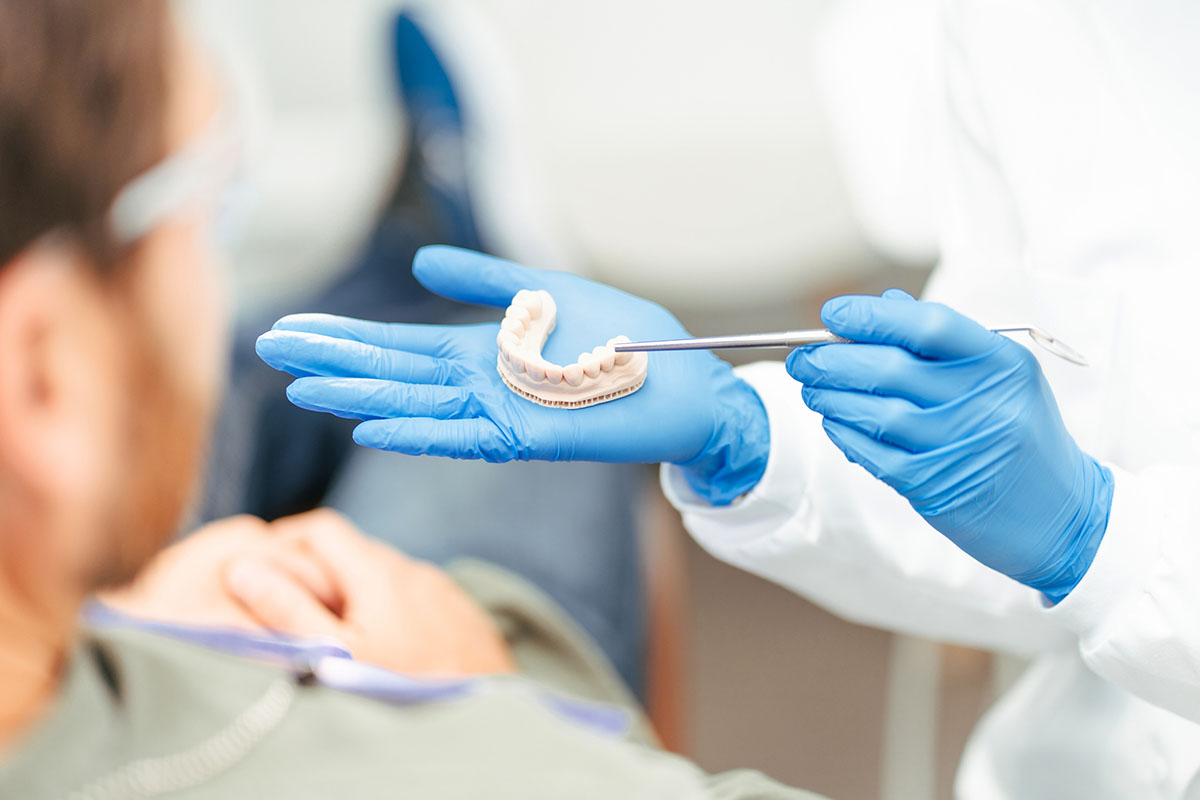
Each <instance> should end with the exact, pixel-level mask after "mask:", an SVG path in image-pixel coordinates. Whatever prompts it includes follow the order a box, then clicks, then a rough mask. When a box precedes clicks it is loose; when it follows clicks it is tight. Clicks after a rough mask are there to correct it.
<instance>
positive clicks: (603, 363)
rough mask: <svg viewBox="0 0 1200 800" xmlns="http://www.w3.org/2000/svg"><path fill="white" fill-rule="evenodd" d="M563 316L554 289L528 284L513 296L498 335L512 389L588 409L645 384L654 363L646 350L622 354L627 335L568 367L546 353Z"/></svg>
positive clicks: (554, 404)
mask: <svg viewBox="0 0 1200 800" xmlns="http://www.w3.org/2000/svg"><path fill="white" fill-rule="evenodd" d="M557 317H558V308H557V306H555V304H554V298H553V297H551V296H550V293H549V292H546V291H542V290H538V291H533V290H530V289H522V290H521V291H519V292H517V294H516V296H515V297H513V300H512V303H511V304H510V305H509V307H508V310H507V311H505V312H504V321H503V322H501V323H500V333H499V334H498V335H497V336H496V346H497V348H498V349H499V354H498V355H497V356H496V371H497V372H499V373H500V377H501V378H502V379H503V380H504V383H505V384H506V385H507V386H508V388H509V389H512V390H513V391H514V392H516V393H517V394H519V395H520V396H521V397H524V398H525V399H526V400H531V401H532V402H534V403H540V404H541V405H544V406H550V407H551V408H585V407H586V406H594V405H597V404H599V403H607V402H609V401H610V400H616V399H618V398H621V397H624V396H625V395H629V394H633V393H634V392H636V391H637V390H638V389H640V388H642V384H644V383H645V382H646V367H647V365H648V363H649V359H648V358H647V356H646V354H645V353H617V352H614V351H613V348H612V346H613V345H614V344H616V343H618V342H628V341H629V338H628V337H626V336H617V337H614V338H612V339H609V340H608V342H607V343H606V344H604V345H602V346H600V347H597V348H595V349H594V350H592V352H590V353H581V354H580V356H579V360H578V361H576V362H575V363H573V364H568V365H566V366H559V365H558V364H551V363H550V362H549V361H547V360H546V359H544V358H542V348H543V347H545V345H546V339H547V338H549V336H550V334H551V333H552V332H553V331H554V323H555V320H556V319H557Z"/></svg>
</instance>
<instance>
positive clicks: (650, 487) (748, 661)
mask: <svg viewBox="0 0 1200 800" xmlns="http://www.w3.org/2000/svg"><path fill="white" fill-rule="evenodd" d="M933 6H934V2H933V0H914V1H913V2H908V3H891V2H888V1H887V0H851V1H848V2H835V1H834V0H741V2H738V3H728V2H716V1H715V0H605V2H595V0H591V1H587V0H440V1H439V2H398V1H397V0H345V2H340V3H328V2H317V1H316V0H255V2H253V3H246V2H241V0H203V1H202V2H193V3H192V4H191V5H190V6H189V7H188V15H187V16H188V19H189V24H190V25H192V26H194V28H195V29H196V30H197V31H199V32H201V33H202V34H203V36H204V39H205V40H206V41H207V42H209V43H210V44H211V46H212V48H213V50H214V52H215V53H216V55H217V57H218V59H219V61H220V63H221V64H222V66H223V67H224V69H225V71H226V73H227V76H228V79H229V84H230V91H231V96H232V97H234V98H235V102H236V105H237V109H238V112H239V115H240V118H241V120H242V122H243V125H244V130H245V131H246V135H247V142H248V160H247V163H246V165H245V174H244V178H245V181H244V183H245V197H244V198H243V199H244V203H243V208H242V212H243V213H242V217H243V219H242V220H241V226H240V228H241V230H240V236H239V238H238V244H237V245H236V249H235V251H234V253H233V265H232V266H233V270H232V280H233V287H234V292H235V298H236V303H237V308H238V319H239V325H240V328H239V330H240V333H239V335H238V345H237V346H238V348H239V351H238V353H236V354H235V362H234V363H235V366H234V376H233V383H232V385H231V391H230V396H229V398H228V399H227V402H226V410H225V413H224V418H223V420H222V433H221V438H220V441H218V443H217V446H216V451H215V454H214V466H213V469H212V473H213V478H212V479H211V480H210V486H209V490H208V493H209V498H208V501H207V503H206V509H205V513H206V514H207V515H208V516H217V515H220V514H224V513H234V512H238V511H251V512H253V513H259V514H262V515H263V516H267V517H271V516H278V515H280V514H283V513H290V512H291V511H296V510H300V509H301V508H303V507H306V506H310V505H313V504H317V503H330V504H333V505H335V506H338V507H339V508H342V509H343V510H345V511H346V512H347V513H349V514H350V515H351V516H352V517H354V518H355V519H356V520H357V521H358V522H359V523H360V524H361V525H363V527H365V528H366V529H367V530H369V531H371V532H373V533H376V534H377V535H380V536H382V537H384V538H388V539H391V540H392V541H394V542H396V543H397V544H399V545H401V546H402V547H405V548H406V549H409V550H410V551H416V552H417V554H419V555H424V556H426V557H430V558H434V559H436V560H444V559H445V558H448V557H450V556H452V555H454V554H456V551H457V549H459V548H460V545H461V546H462V547H465V549H467V550H469V551H471V552H472V553H473V554H479V555H484V556H485V557H493V558H497V559H498V560H501V561H503V560H504V558H506V557H508V558H513V559H518V556H512V555H511V554H510V553H509V551H510V550H511V549H512V548H511V547H509V546H508V545H507V544H506V543H504V542H503V541H502V540H501V539H499V538H498V537H499V534H498V533H497V531H496V529H495V526H496V525H497V522H496V520H503V519H504V515H505V514H506V513H509V512H508V511H507V510H508V509H510V508H511V509H514V510H513V511H512V513H517V512H516V511H515V509H517V508H521V507H525V506H528V505H529V503H530V502H531V501H533V502H535V503H539V504H541V503H542V500H543V499H545V498H547V497H549V496H551V495H556V496H559V497H561V498H562V500H563V501H564V502H568V503H569V504H570V508H571V509H572V516H570V517H564V516H563V514H561V513H559V511H558V510H556V509H555V508H554V507H553V502H552V501H547V507H546V515H545V519H544V521H543V524H542V528H543V530H542V534H541V535H540V536H534V537H533V539H532V540H530V542H529V543H528V546H527V548H525V549H524V550H523V551H522V552H521V553H520V554H519V563H515V564H513V566H514V567H515V568H517V569H519V570H520V571H523V572H525V573H526V574H527V575H529V576H530V577H532V578H534V579H535V580H537V581H538V582H539V583H540V584H541V585H543V587H544V588H547V587H548V589H547V590H548V591H550V592H551V594H554V595H555V597H556V598H558V599H560V601H562V602H563V603H564V605H566V606H568V608H569V610H572V612H573V613H575V614H576V616H577V617H580V618H582V621H583V624H584V626H585V627H586V628H588V630H589V631H590V632H592V633H593V635H595V636H596V637H597V639H598V640H599V641H601V644H602V645H603V646H605V649H606V651H607V652H609V654H610V656H611V657H612V658H613V659H614V661H615V662H616V663H617V664H618V667H619V668H620V669H621V670H622V673H623V674H624V675H625V676H626V677H627V679H629V680H630V682H631V683H632V684H633V685H634V686H635V688H637V689H638V690H639V692H640V693H641V694H642V696H643V697H644V698H645V699H646V701H647V703H648V705H649V707H650V709H651V713H652V716H653V718H654V721H655V723H656V725H657V726H658V728H659V730H660V732H661V734H662V736H663V738H664V740H665V741H666V743H667V744H668V746H670V747H672V748H673V749H676V750H678V751H680V752H683V753H685V754H687V755H689V756H691V757H693V758H695V759H696V760H698V761H699V763H700V764H701V765H702V766H703V767H705V768H706V769H709V770H721V769H728V768H732V767H737V766H747V767H755V768H759V769H762V770H765V771H766V772H768V773H770V774H771V775H773V776H774V777H776V778H778V779H780V780H783V781H786V782H789V783H794V784H797V785H801V786H804V787H807V788H810V789H813V790H816V791H819V792H823V793H826V794H828V795H830V796H833V797H838V798H876V797H880V798H906V800H921V798H947V797H950V786H951V780H952V777H953V773H954V768H955V765H956V763H957V760H958V756H959V753H960V751H961V749H962V746H963V743H964V737H965V736H966V734H967V732H968V731H969V730H970V728H971V727H972V725H973V723H974V721H975V720H976V719H977V718H978V716H979V714H980V713H981V711H982V710H983V709H984V708H985V707H986V705H987V703H988V702H989V701H990V699H991V697H993V695H994V692H995V691H996V689H997V687H998V686H1001V685H1005V684H1006V682H1007V681H1008V680H1010V679H1011V678H1012V677H1013V675H1014V674H1015V673H1016V672H1017V671H1019V669H1020V666H1021V665H1020V664H1013V663H1008V662H1003V663H997V662H996V660H995V659H993V658H992V657H991V656H990V655H988V654H985V653H981V652H976V651H969V650H965V649H962V648H949V647H943V646H939V645H936V644H933V643H929V642H923V641H917V640H912V639H908V638H903V637H896V636H893V635H891V634H888V633H884V632H881V631H876V630H872V629H867V628H862V627H858V626H855V625H851V624H849V623H846V622H843V621H841V620H839V619H837V618H835V617H833V616H831V615H829V614H827V613H825V612H824V611H822V610H820V609H818V608H816V607H815V606H812V605H810V604H808V603H806V602H805V601H804V600H802V599H800V598H799V597H797V596H795V595H793V594H791V593H789V592H786V591H784V590H781V589H779V588H778V587H775V586H773V585H770V584H768V583H766V582H764V581H762V580H760V579H757V578H754V577H751V576H749V575H746V574H744V573H740V572H738V571H737V570H735V569H733V568H731V567H728V566H725V565H723V564H719V563H717V562H715V561H714V560H712V559H711V558H710V557H709V556H707V555H706V554H704V553H703V552H702V551H700V549H699V548H698V547H697V546H696V545H694V544H693V543H692V542H691V540H690V539H689V537H688V536H687V535H686V533H685V532H684V531H683V529H682V527H681V525H680V522H679V519H678V516H677V515H676V514H675V513H674V512H673V511H672V510H671V509H670V508H669V507H668V506H667V505H666V503H665V501H664V500H663V499H662V498H661V495H660V493H659V491H658V488H657V473H656V471H654V470H650V469H643V468H624V467H620V468H609V467H608V466H606V465H599V466H597V465H568V466H569V467H570V469H567V468H566V467H560V466H558V465H555V466H554V467H552V468H551V469H552V471H550V472H547V471H545V468H546V467H548V466H549V465H506V467H505V468H503V469H501V468H498V467H492V466H490V465H470V464H459V463H457V462H449V463H445V464H442V463H435V462H432V461H429V462H427V461H423V460H420V459H403V458H401V457H399V456H392V455H390V454H379V453H368V452H365V451H358V450H356V449H353V448H349V447H347V444H348V441H349V437H348V429H347V428H346V427H345V426H344V424H343V422H342V421H339V420H321V419H320V418H318V417H317V416H316V415H311V414H303V413H301V412H296V411H295V410H294V409H290V407H288V406H286V403H280V402H279V400H280V399H281V398H282V387H283V386H284V385H286V381H283V382H282V383H281V382H280V380H281V377H280V376H275V375H273V374H265V373H263V372H262V371H261V370H260V369H259V367H258V366H257V362H256V360H255V359H254V358H253V355H252V350H251V349H250V348H251V347H252V343H253V336H254V334H255V333H257V332H259V331H261V330H263V329H265V327H268V326H269V324H270V322H271V320H273V319H274V318H275V317H276V316H278V315H280V314H282V313H287V312H292V311H309V310H330V311H336V312H339V313H351V314H354V315H356V316H366V317H372V318H377V319H387V320H395V321H460V320H461V321H466V320H470V319H494V318H495V317H496V313H495V312H489V311H480V310H474V311H470V310H462V309H454V308H449V307H447V306H446V305H445V304H442V303H440V302H439V301H438V300H437V299H436V298H432V297H430V296H427V295H426V294H425V293H424V292H423V290H422V289H420V287H418V286H416V285H415V283H414V282H413V281H412V280H411V277H410V276H409V274H408V267H409V264H410V262H411V257H412V252H413V251H414V250H415V248H416V247H418V246H420V245H422V244H427V243H433V242H446V243H453V244H460V245H464V246H470V247H475V248H477V249H482V250H486V251H488V252H491V253H494V254H497V255H501V256H504V257H508V258H513V259H516V260H519V261H522V262H525V263H529V264H532V265H536V266H544V267H553V268H557V269H566V270H571V271H574V272H578V273H581V274H584V275H587V276H589V277H592V278H595V279H597V280H601V281H604V282H607V283H611V284H614V285H616V286H619V287H621V288H623V289H625V290H628V291H630V292H634V293H637V294H641V295H644V296H646V297H649V298H651V299H653V300H655V301H657V302H659V303H662V304H663V305H665V306H667V307H668V308H670V309H671V310H672V311H674V312H675V313H676V315H677V316H679V317H680V318H681V319H682V320H683V322H684V323H685V325H687V326H688V328H689V329H690V330H691V331H692V332H693V333H694V334H696V335H706V334H717V333H726V332H751V331H765V330H775V329H784V328H800V327H815V326H816V325H817V324H818V317H817V311H818V309H819V308H820V305H821V303H822V302H823V301H824V300H825V299H826V298H828V297H830V296H832V295H835V294H841V293H846V292H878V291H881V290H882V289H884V288H887V287H889V286H899V287H902V288H905V289H907V290H909V291H911V292H913V293H917V292H919V291H920V289H921V287H922V285H923V283H924V281H925V279H926V277H927V276H928V273H929V270H930V268H931V267H932V265H933V264H934V262H935V261H936V259H937V251H936V240H935V235H934V234H935V231H934V223H935V209H936V205H937V188H938V184H939V180H938V175H939V165H938V159H937V153H938V152H939V148H938V142H937V138H936V137H937V130H938V126H937V113H938V110H937V109H938V102H937V101H938V95H937V88H936V87H937V75H936V65H935V64H934V63H933V62H932V61H931V56H930V54H931V53H933V52H935V50H936V48H935V47H933V46H932V40H933V39H934V37H936V36H937V27H936V19H935V10H934V8H933ZM759 355H760V356H761V355H763V354H759ZM766 355H767V356H771V357H782V356H773V355H772V354H770V353H767V354H766ZM743 360H745V359H743ZM297 426H300V427H303V426H309V427H308V430H310V433H311V435H310V436H308V437H307V438H305V440H304V443H303V444H300V445H297V444H295V442H294V437H291V436H288V437H284V435H283V434H282V433H280V432H281V431H294V430H296V429H297ZM273 431H274V432H275V433H273ZM285 438H286V442H285ZM547 481H548V482H549V483H547ZM549 486H553V487H554V489H553V491H552V490H551V488H548V487H549ZM397 487H404V488H403V489H399V488H397ZM447 487H454V488H453V492H454V494H451V493H450V492H451V490H450V489H448V488H447ZM597 487H599V488H597ZM464 498H468V499H473V502H467V503H464V502H463V499H464ZM456 499H457V502H456ZM484 506H487V507H488V508H489V513H487V514H484V515H483V516H486V517H488V520H487V521H486V523H485V522H481V521H480V517H481V515H480V513H479V510H480V508H481V507H484ZM564 518H568V519H577V520H581V521H580V522H579V524H578V525H575V524H573V523H567V524H566V525H564V523H563V522H562V520H563V519H564ZM489 526H491V527H489ZM564 527H570V528H571V530H564ZM574 528H578V529H579V531H578V532H577V533H576V532H575V531H574ZM572 536H575V538H574V539H572V538H571V537H572ZM578 542H582V543H584V546H588V547H594V548H595V549H596V550H597V552H596V553H595V554H594V555H595V560H592V559H583V558H575V559H574V561H573V562H572V563H566V556H565V555H564V549H565V550H566V551H568V552H569V551H571V549H572V547H573V544H572V545H571V546H567V545H568V544H571V543H578ZM462 543H466V544H462ZM597 543H603V547H604V548H607V549H605V550H604V552H599V550H600V545H599V544H597ZM517 550H522V547H518V548H517ZM596 564H601V565H602V566H601V567H599V568H597V567H595V565H596ZM623 571H624V572H623ZM630 571H632V572H633V574H634V575H635V577H636V578H637V580H635V581H633V582H630V581H629V580H628V579H627V577H628V576H627V575H626V573H628V572H630ZM622 575H626V577H624V578H623V577H621V576H622ZM614 576H615V577H614ZM573 604H574V606H573ZM597 607H598V608H601V609H602V611H603V613H596V614H594V615H593V616H592V617H589V614H592V611H593V610H594V608H597Z"/></svg>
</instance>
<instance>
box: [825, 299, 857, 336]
mask: <svg viewBox="0 0 1200 800" xmlns="http://www.w3.org/2000/svg"><path fill="white" fill-rule="evenodd" d="M853 301H854V298H853V297H850V296H847V295H843V296H841V297H831V298H830V299H828V300H826V301H825V305H823V306H821V321H822V322H824V323H825V324H826V325H827V326H829V327H830V328H833V327H834V326H840V325H843V324H845V322H846V320H847V318H848V316H849V312H850V306H851V303H852V302H853ZM835 332H836V331H835Z"/></svg>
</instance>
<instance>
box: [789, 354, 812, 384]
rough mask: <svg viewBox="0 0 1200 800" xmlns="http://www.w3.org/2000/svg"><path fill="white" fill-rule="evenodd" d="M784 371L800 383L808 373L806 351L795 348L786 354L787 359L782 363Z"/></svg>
mask: <svg viewBox="0 0 1200 800" xmlns="http://www.w3.org/2000/svg"><path fill="white" fill-rule="evenodd" d="M783 366H784V369H786V370H787V372H788V374H789V375H791V376H792V377H793V378H795V379H796V380H798V381H800V382H801V383H803V382H804V378H805V377H806V376H807V375H808V372H809V366H810V365H809V361H808V349H807V348H804V347H797V348H796V349H795V350H793V351H792V352H790V353H788V356H787V359H786V360H785V361H784V362H783Z"/></svg>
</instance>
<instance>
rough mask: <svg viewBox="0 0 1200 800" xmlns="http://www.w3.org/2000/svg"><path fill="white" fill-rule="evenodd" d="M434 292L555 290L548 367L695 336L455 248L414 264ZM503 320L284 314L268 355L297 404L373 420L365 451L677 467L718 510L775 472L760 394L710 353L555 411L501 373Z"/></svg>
mask: <svg viewBox="0 0 1200 800" xmlns="http://www.w3.org/2000/svg"><path fill="white" fill-rule="evenodd" d="M413 274H414V275H415V276H416V278H417V280H419V281H420V282H421V283H422V284H423V285H424V286H425V287H427V288H428V289H430V290H432V291H434V292H437V293H438V294H441V295H444V296H445V297H448V298H450V299H453V300H459V301H462V302H467V303H479V304H482V305H488V306H496V307H500V308H503V307H506V306H507V305H508V304H509V302H510V301H511V300H512V298H513V295H515V294H516V293H517V292H518V291H519V290H521V289H545V290H546V291H548V292H550V294H551V295H553V297H554V302H555V304H556V305H557V307H558V322H557V325H556V327H555V329H554V332H553V333H552V334H551V335H550V338H549V340H548V341H547V343H546V347H545V350H544V355H545V356H546V358H547V359H548V360H549V361H553V362H556V363H560V364H562V363H571V362H572V361H574V360H575V359H576V358H577V357H578V355H579V353H582V352H585V351H586V352H590V351H591V349H592V348H593V347H595V346H596V345H598V344H603V343H604V342H606V341H607V340H608V339H610V338H611V337H613V336H617V335H620V334H624V335H625V336H628V337H629V338H631V339H633V340H635V341H637V340H641V339H665V338H677V337H684V336H687V335H688V334H687V331H685V330H684V329H683V326H681V325H680V324H679V322H678V321H677V320H676V319H675V318H674V317H673V316H671V314H670V313H669V312H667V311H666V310H664V309H663V308H661V307H660V306H657V305H655V304H653V303H650V302H648V301H646V300H642V299H640V298H637V297H634V296H632V295H629V294H626V293H624V292H621V291H618V290H616V289H613V288H610V287H608V286H604V285H602V284H598V283H593V282H592V281H588V280H585V279H583V278H580V277H578V276H575V275H570V274H567V273H562V272H550V271H545V270H537V269H529V268H526V267H521V266H518V265H516V264H513V263H511V262H508V261H503V260H501V259H498V258H492V257H490V256H486V255H482V254H480V253H474V252H471V251H468V250H460V249H457V248H452V247H426V248H423V249H422V250H420V251H419V252H418V253H417V256H416V258H415V260H414V261H413ZM499 318H500V315H499V314H498V315H497V322H496V323H488V324H484V325H405V324H384V323H375V322H364V321H362V320H354V319H348V318H345V317H332V316H327V315H322V314H300V315H295V316H290V317H284V318H283V319H281V320H279V322H277V323H275V327H274V329H272V330H271V331H270V332H268V333H265V334H263V335H262V336H261V337H260V338H259V340H258V354H259V356H261V357H262V359H263V360H264V361H266V362H267V363H268V364H270V365H271V366H273V367H275V368H276V369H281V370H285V371H287V372H289V373H291V374H292V375H296V376H298V378H297V380H296V381H295V382H293V383H292V385H291V386H290V387H288V398H289V399H291V401H292V402H293V403H295V404H296V405H298V406H300V407H301V408H307V409H311V410H313V411H324V412H328V413H332V414H336V415H338V416H343V417H351V418H356V419H362V420H366V421H365V422H363V423H362V424H360V425H359V426H358V427H357V428H355V431H354V440H355V441H356V442H358V443H359V444H362V445H366V446H368V447H376V448H380V449H383V450H393V451H396V452H400V453H408V454H413V455H417V454H430V455H439V456H449V457H451V458H480V459H484V460H485V461H493V462H496V461H511V460H514V459H520V460H531V459H537V460H543V461H607V462H644V463H656V462H662V461H665V462H670V463H674V464H680V465H682V466H683V467H684V473H685V475H686V476H687V478H688V480H689V482H690V483H691V485H692V486H693V488H695V490H696V491H697V493H698V494H700V495H701V496H702V497H704V498H705V499H707V500H708V501H709V502H711V503H714V504H724V503H728V502H730V501H732V500H733V499H734V498H736V497H737V496H738V495H741V494H743V493H745V492H747V491H749V490H750V489H751V488H753V486H754V485H755V484H756V483H757V482H758V479H759V478H760V477H761V476H762V473H763V470H764V469H765V468H766V462H767V454H768V451H769V449H770V435H769V430H768V425H767V417H766V412H765V410H764V409H763V406H762V402H761V401H760V400H759V399H758V395H757V394H755V392H754V390H753V389H751V388H750V387H749V385H748V384H746V383H745V382H744V381H742V380H740V379H739V378H737V377H736V376H734V374H733V370H732V369H731V368H730V366H729V365H728V364H727V363H725V362H724V361H721V360H720V359H718V358H717V357H716V356H714V355H712V354H711V353H707V352H698V351H692V352H673V353H651V354H650V362H649V372H648V373H647V376H646V383H645V385H644V386H643V387H642V388H641V389H640V390H638V391H637V392H635V393H633V394H632V395H629V396H627V397H623V398H621V399H619V400H615V401H612V402H608V403H602V404H600V405H596V406H590V407H587V408H581V409H558V408H547V407H545V406H541V405H538V404H536V403H533V402H530V401H529V400H526V399H524V398H522V397H519V396H517V395H516V394H514V393H513V392H512V391H511V390H509V389H508V387H506V386H505V385H504V383H503V382H502V380H501V379H500V376H499V374H497V372H496V334H497V332H498V331H499V327H500V326H499Z"/></svg>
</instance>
